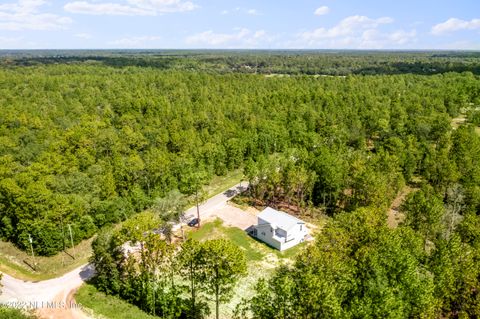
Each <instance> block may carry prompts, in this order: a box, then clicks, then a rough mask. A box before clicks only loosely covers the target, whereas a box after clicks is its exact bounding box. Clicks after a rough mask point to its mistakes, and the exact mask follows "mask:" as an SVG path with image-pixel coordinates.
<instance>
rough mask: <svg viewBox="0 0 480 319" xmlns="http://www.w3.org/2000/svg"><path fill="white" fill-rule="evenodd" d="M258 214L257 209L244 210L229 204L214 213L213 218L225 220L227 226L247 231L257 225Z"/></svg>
mask: <svg viewBox="0 0 480 319" xmlns="http://www.w3.org/2000/svg"><path fill="white" fill-rule="evenodd" d="M257 214H258V211H257V210H256V209H253V208H252V209H250V208H249V209H248V210H243V209H240V208H238V207H234V206H232V205H230V204H228V203H227V204H226V205H225V206H224V207H222V208H220V209H218V210H216V211H215V212H213V213H212V215H211V218H213V217H218V218H220V219H221V220H223V222H224V224H225V225H228V226H234V227H238V228H240V229H243V230H246V229H247V228H248V227H250V226H252V225H256V224H257Z"/></svg>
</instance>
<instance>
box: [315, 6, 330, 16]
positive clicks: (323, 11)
mask: <svg viewBox="0 0 480 319" xmlns="http://www.w3.org/2000/svg"><path fill="white" fill-rule="evenodd" d="M329 12H330V8H329V7H327V6H322V7H320V8H318V9H317V10H315V12H314V14H315V15H316V16H323V15H326V14H327V13H329Z"/></svg>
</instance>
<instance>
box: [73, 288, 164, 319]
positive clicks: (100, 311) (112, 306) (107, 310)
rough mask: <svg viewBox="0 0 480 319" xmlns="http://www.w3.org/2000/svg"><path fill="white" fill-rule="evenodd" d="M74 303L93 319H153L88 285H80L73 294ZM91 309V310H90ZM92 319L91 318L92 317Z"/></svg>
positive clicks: (134, 307)
mask: <svg viewBox="0 0 480 319" xmlns="http://www.w3.org/2000/svg"><path fill="white" fill-rule="evenodd" d="M75 301H76V302H77V303H79V304H81V305H82V307H83V310H84V311H85V312H86V313H87V314H90V315H92V314H93V315H94V317H95V318H108V319H110V318H111V319H131V318H135V319H154V318H158V317H155V316H151V315H149V314H147V313H145V312H143V311H142V310H140V309H139V308H138V307H136V306H134V305H132V304H129V303H128V302H126V301H123V300H122V299H120V298H118V297H114V296H107V295H105V294H104V293H103V292H100V291H98V290H97V289H96V288H95V287H94V286H92V285H90V284H84V285H82V286H81V287H80V288H79V289H78V291H77V293H76V294H75ZM92 309H93V310H92ZM92 317H93V316H92Z"/></svg>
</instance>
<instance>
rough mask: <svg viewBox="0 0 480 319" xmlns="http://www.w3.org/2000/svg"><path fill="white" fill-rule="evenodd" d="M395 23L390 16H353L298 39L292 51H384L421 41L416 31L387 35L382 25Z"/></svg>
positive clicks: (292, 42) (291, 43)
mask: <svg viewBox="0 0 480 319" xmlns="http://www.w3.org/2000/svg"><path fill="white" fill-rule="evenodd" d="M391 23H393V19H392V18H390V17H381V18H378V19H372V18H369V17H366V16H358V15H356V16H350V17H346V18H345V19H343V20H341V21H340V22H338V23H337V24H336V25H334V26H333V27H331V28H325V27H322V28H317V29H315V30H310V31H305V32H302V33H300V34H298V36H297V40H293V41H289V42H287V43H286V44H285V46H287V47H290V48H332V49H339V48H340V49H342V48H345V49H347V48H348V49H383V48H400V47H408V46H409V45H411V44H412V43H415V42H416V41H417V32H416V30H414V29H413V30H409V31H405V30H396V31H393V32H384V31H382V30H381V26H383V25H387V24H391Z"/></svg>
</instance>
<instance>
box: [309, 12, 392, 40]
mask: <svg viewBox="0 0 480 319" xmlns="http://www.w3.org/2000/svg"><path fill="white" fill-rule="evenodd" d="M392 22H393V19H392V18H389V17H383V18H379V19H370V18H368V17H365V16H358V15H357V16H350V17H347V18H345V19H343V20H342V21H340V23H339V24H337V25H336V26H334V27H332V28H330V29H326V28H318V29H315V30H313V31H307V32H304V33H302V34H301V38H302V39H303V40H305V41H307V42H311V43H314V42H315V41H318V40H322V39H328V38H337V37H340V36H351V35H354V34H355V33H357V32H359V31H361V30H365V29H372V28H376V27H378V26H379V25H381V24H388V23H392Z"/></svg>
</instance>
